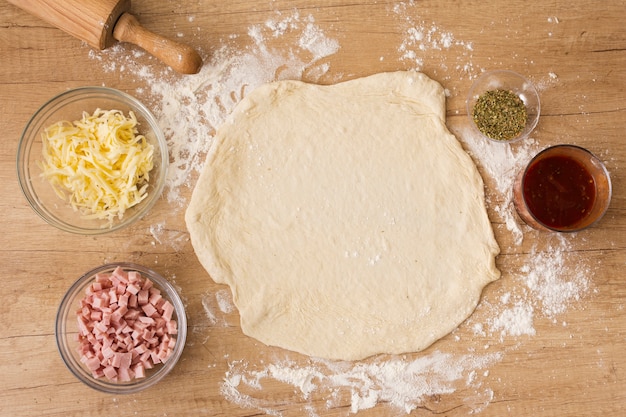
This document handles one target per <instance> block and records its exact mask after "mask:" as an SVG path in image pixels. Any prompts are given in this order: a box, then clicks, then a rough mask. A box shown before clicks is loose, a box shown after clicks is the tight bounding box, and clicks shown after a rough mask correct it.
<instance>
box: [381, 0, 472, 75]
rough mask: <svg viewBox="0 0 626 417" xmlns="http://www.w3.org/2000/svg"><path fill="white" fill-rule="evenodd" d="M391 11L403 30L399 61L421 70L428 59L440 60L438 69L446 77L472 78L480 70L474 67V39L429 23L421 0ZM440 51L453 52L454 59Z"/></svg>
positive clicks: (405, 3)
mask: <svg viewBox="0 0 626 417" xmlns="http://www.w3.org/2000/svg"><path fill="white" fill-rule="evenodd" d="M392 12H393V13H394V15H396V16H397V17H398V18H399V22H400V23H401V28H402V30H403V32H404V37H403V38H402V42H401V43H400V46H399V47H398V52H399V53H400V61H401V62H405V63H409V64H411V65H412V67H411V68H412V69H414V70H417V71H421V70H422V69H423V68H424V65H425V64H426V62H428V63H429V65H432V62H433V61H436V62H439V68H440V69H441V70H443V71H444V73H445V74H447V75H446V77H447V78H445V79H449V78H450V76H451V75H452V74H453V75H454V77H455V78H461V79H463V78H468V79H473V78H475V77H476V76H477V75H478V74H480V72H481V69H480V68H476V67H475V66H474V62H473V57H472V52H473V50H474V45H473V42H470V41H466V40H462V39H458V38H457V37H456V36H455V35H454V34H453V33H452V32H450V31H448V30H446V29H445V28H441V27H440V26H439V25H438V24H437V23H436V22H427V21H425V20H423V19H420V18H419V6H418V2H415V1H408V2H400V3H396V4H394V6H393V8H392ZM441 51H449V52H453V53H454V54H453V55H452V56H453V58H452V60H453V61H452V60H446V59H444V58H442V57H441V53H440V52H441Z"/></svg>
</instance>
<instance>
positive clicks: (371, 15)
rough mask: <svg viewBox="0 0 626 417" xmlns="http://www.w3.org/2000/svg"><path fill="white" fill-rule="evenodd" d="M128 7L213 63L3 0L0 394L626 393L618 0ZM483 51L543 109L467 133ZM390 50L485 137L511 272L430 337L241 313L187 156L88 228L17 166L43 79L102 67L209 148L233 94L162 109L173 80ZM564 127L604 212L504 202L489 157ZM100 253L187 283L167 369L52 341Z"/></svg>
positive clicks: (213, 404) (245, 397) (232, 75)
mask: <svg viewBox="0 0 626 417" xmlns="http://www.w3.org/2000/svg"><path fill="white" fill-rule="evenodd" d="M132 11H133V13H134V14H135V15H136V16H137V17H138V18H139V20H140V21H141V22H142V23H143V25H144V26H145V27H147V28H149V29H151V30H153V31H155V32H158V33H159V34H161V35H165V36H167V37H170V38H173V39H176V40H180V41H183V42H186V43H188V44H190V45H192V46H194V47H195V48H197V49H198V50H199V51H201V54H202V55H203V57H204V59H205V66H204V68H203V72H202V73H201V74H199V75H196V76H178V75H176V74H172V73H167V72H164V71H165V68H163V66H162V65H161V64H160V63H159V62H157V61H155V60H154V59H151V58H150V57H149V56H148V55H146V54H142V53H141V52H140V50H139V49H138V48H136V47H134V46H131V45H117V46H116V47H115V48H113V49H110V50H106V51H102V52H100V51H95V50H93V49H92V48H90V47H89V46H87V45H86V44H85V43H83V42H81V41H80V40H77V39H74V38H72V37H70V36H69V35H66V34H65V33H64V32H62V31H60V30H58V29H55V28H53V27H51V26H50V25H48V24H46V23H44V22H42V21H40V20H38V19H37V18H34V17H32V16H29V15H27V14H26V13H25V12H23V11H21V10H20V9H18V8H16V7H14V6H12V5H9V4H8V3H6V2H0V136H1V138H2V142H3V144H4V145H3V146H2V147H1V148H0V159H1V163H0V181H1V183H2V188H1V195H0V209H1V212H2V216H1V220H0V222H1V229H0V230H1V234H2V244H1V245H0V254H1V256H2V270H3V272H2V273H1V282H2V286H1V290H0V291H1V294H2V301H1V302H0V415H3V416H35V415H36V416H44V415H63V416H105V415H106V416H109V415H119V416H178V415H184V416H195V415H198V416H199V415H209V416H256V415H265V414H267V415H276V416H348V415H352V414H355V413H356V414H357V415H359V416H361V415H362V416H401V415H406V414H407V412H410V413H411V415H415V416H429V415H445V416H461V415H468V414H479V415H484V416H505V415H512V416H531V415H532V416H536V417H537V416H560V417H565V416H599V415H622V414H623V413H624V412H625V411H626V353H625V351H626V350H625V347H626V311H625V309H624V305H625V298H626V289H625V287H626V285H625V284H626V278H625V276H624V270H625V269H624V267H625V261H626V238H625V236H626V234H623V233H624V230H625V228H626V220H625V218H624V216H623V215H624V211H625V209H626V200H625V199H624V192H625V191H626V190H625V187H626V184H625V179H626V176H625V175H624V174H623V172H624V171H622V170H623V169H624V168H626V166H625V165H626V162H625V158H626V145H625V144H626V141H625V137H624V132H626V83H625V81H624V80H625V79H626V26H625V25H624V22H625V21H626V2H625V1H623V0H612V1H600V0H596V1H574V2H568V1H562V0H553V1H536V0H532V1H521V0H513V1H507V2H503V1H496V0H490V1H483V0H480V1H479V0H463V1H438V0H423V1H422V0H420V1H409V0H406V1H404V2H394V1H374V0H371V1H370V0H359V1H354V2H346V1H340V0H334V1H319V2H313V1H304V0H297V1H282V0H272V1H230V2H215V1H206V0H200V1H197V0H196V1H191V0H182V1H178V0H177V1H174V0H162V1H158V2H157V1H140V0H137V1H135V2H134V4H133V6H132ZM235 57H239V58H240V59H241V60H240V61H237V62H239V64H237V65H239V66H236V64H235V62H236V61H235ZM243 58H246V59H248V61H247V62H248V63H247V64H243V63H242V62H243ZM490 69H510V70H514V71H516V72H519V73H521V74H524V75H526V76H527V77H528V78H529V79H530V80H531V81H533V83H534V84H535V85H536V86H537V87H538V90H539V92H540V96H541V101H542V115H541V119H540V121H539V125H538V127H537V129H536V130H535V132H534V133H533V135H532V138H533V140H534V141H527V142H526V143H524V144H517V145H502V146H499V147H486V148H485V147H484V146H483V147H481V146H480V144H479V146H478V147H476V143H474V144H472V143H470V141H471V140H470V139H468V130H467V121H466V111H465V97H466V94H467V91H468V89H469V88H470V86H471V84H472V81H473V80H474V79H475V78H476V77H477V76H478V75H479V74H480V73H481V72H482V71H484V70H490ZM235 70H237V71H235ZM396 70H421V71H423V72H424V73H426V74H427V75H429V76H430V77H432V78H434V79H435V80H437V81H439V82H440V83H442V85H443V86H444V87H445V88H446V89H447V92H448V100H447V115H448V126H449V128H450V129H451V130H452V131H453V132H455V133H456V134H457V136H458V137H459V139H460V140H461V141H462V142H463V143H464V144H465V146H467V147H468V149H470V148H472V146H474V150H473V155H474V156H475V159H476V161H477V165H478V166H479V169H480V170H481V173H482V174H483V177H484V178H485V183H486V186H487V197H488V212H489V215H490V217H491V218H492V220H493V223H494V230H495V232H496V237H497V239H498V241H499V243H500V245H501V248H502V253H501V255H500V256H499V257H498V259H497V263H498V267H499V268H500V269H501V270H502V278H501V279H500V280H499V281H497V282H495V283H493V284H492V285H490V286H489V287H487V288H486V289H485V291H484V293H483V300H482V302H481V304H480V305H479V307H478V309H477V311H476V313H475V314H474V315H473V316H472V317H471V318H470V319H469V320H468V321H467V322H466V323H464V324H463V325H462V326H460V327H459V329H457V330H456V331H455V332H453V333H452V334H451V335H449V336H447V337H445V338H444V339H442V340H440V341H439V342H437V343H436V344H435V345H433V346H432V347H431V348H429V349H428V350H426V351H424V352H421V353H414V354H407V355H403V356H399V357H388V356H382V357H378V358H372V359H369V360H366V361H361V362H358V363H328V362H325V361H319V360H315V359H312V358H307V357H304V356H302V355H298V354H295V353H293V352H287V351H284V350H282V349H279V348H272V347H268V346H264V345H262V344H261V343H259V342H257V341H255V340H253V339H251V338H249V337H246V336H245V335H243V334H242V332H241V329H240V327H239V325H238V315H237V312H236V310H235V311H233V308H232V304H230V301H229V298H228V294H229V293H228V291H226V290H227V288H226V287H223V286H218V285H216V284H215V283H213V282H212V281H211V279H210V277H209V276H208V274H207V273H206V272H205V271H204V270H203V269H202V267H201V266H200V265H199V263H198V261H197V259H196V257H195V254H194V252H193V249H192V247H191V244H190V242H189V238H188V234H187V231H186V228H185V224H184V220H183V217H184V211H185V207H186V202H187V201H188V198H189V196H190V194H191V190H192V187H193V182H194V179H195V177H196V176H197V169H196V168H197V166H198V164H195V162H194V164H195V165H194V166H193V167H191V168H192V169H191V172H190V173H189V175H188V176H187V177H185V178H183V179H184V181H183V183H182V184H174V183H170V184H169V185H168V189H169V192H170V194H172V193H173V194H174V195H175V197H174V198H168V197H167V196H166V195H164V197H163V198H162V199H161V200H160V201H159V202H158V203H157V205H156V207H155V208H154V209H153V210H152V212H151V213H150V214H149V215H148V216H146V217H145V218H144V219H142V220H141V221H139V222H137V223H136V224H134V225H133V226H131V227H130V228H128V229H126V230H123V231H120V232H115V233H112V234H107V235H103V236H98V237H87V236H78V235H73V234H68V233H65V232H62V231H59V230H56V229H55V228H54V227H52V226H49V225H48V224H46V223H45V222H44V221H42V220H41V219H40V218H39V217H38V216H37V215H36V214H35V213H34V212H33V210H32V209H31V208H30V207H29V205H28V203H27V202H26V199H25V198H24V197H23V195H22V193H21V191H20V187H19V185H18V181H17V175H16V169H15V159H16V149H17V145H18V141H19V138H20V133H21V131H22V129H23V127H24V125H25V124H26V122H27V121H28V119H29V117H30V116H31V115H32V114H33V112H34V111H35V110H37V108H38V107H39V106H40V105H41V104H43V103H44V102H45V101H46V100H47V99H48V98H50V97H52V96H53V95H55V94H57V93H60V92H62V91H65V90H67V89H69V88H72V87H79V86H84V85H106V86H109V87H114V88H117V89H120V90H123V91H126V92H128V93H130V94H133V95H135V96H137V97H138V98H140V99H142V100H144V101H145V102H146V103H147V104H149V105H150V106H151V108H152V110H153V111H154V112H155V114H157V116H158V117H159V120H160V121H161V123H162V124H163V126H162V127H163V129H164V130H166V131H168V132H169V133H168V140H169V142H170V145H171V146H172V147H175V146H176V144H177V143H179V142H181V141H183V142H184V143H186V146H187V148H186V149H190V148H192V149H196V150H197V153H198V155H197V156H199V160H202V157H203V155H204V153H205V152H206V149H207V147H208V146H209V144H210V140H211V133H212V129H213V128H215V127H217V126H218V125H219V122H220V120H223V115H224V114H225V113H228V111H229V110H230V109H231V108H232V105H231V106H230V107H229V106H228V105H226V104H225V103H223V102H222V103H221V104H222V106H223V108H222V113H221V115H220V113H219V112H214V113H215V114H218V115H220V117H222V118H221V119H220V118H218V119H216V120H210V117H204V118H202V117H196V116H197V115H196V116H194V113H193V112H194V110H196V111H197V112H200V111H201V110H204V109H206V107H202V106H200V105H198V103H194V102H190V103H189V104H188V105H187V106H186V107H185V103H183V104H182V105H181V104H180V100H179V101H178V102H177V103H178V104H177V105H178V106H180V107H179V112H180V115H177V114H176V113H174V114H173V115H170V116H172V117H169V118H168V117H166V116H167V111H168V110H167V107H166V104H167V99H168V97H170V96H169V94H172V93H176V91H177V89H180V90H182V89H183V88H184V87H185V86H193V88H195V91H194V94H197V95H198V96H200V93H202V98H201V99H198V100H201V103H200V104H203V105H204V104H207V103H210V102H215V101H217V99H216V97H217V93H216V91H217V90H219V88H220V87H221V88H222V89H224V88H231V89H232V94H230V92H229V91H227V93H228V94H226V96H227V97H230V98H231V101H232V103H231V104H233V103H235V102H236V101H238V100H239V99H240V97H241V95H242V94H245V91H246V88H248V89H249V88H251V87H254V86H255V85H257V84H258V83H259V82H265V81H271V80H273V79H276V78H300V79H303V80H305V81H310V82H316V83H322V84H331V83H336V82H340V81H344V80H349V79H354V78H357V77H361V76H366V75H370V74H374V73H377V72H383V71H396ZM147 74H150V75H149V76H148V75H147ZM179 92H180V91H179ZM212 94H213V95H212ZM221 98H223V97H222V96H220V99H221ZM194 106H196V107H194ZM211 114H213V113H211ZM184 117H186V118H187V119H188V120H190V121H191V123H190V124H191V125H190V126H186V127H185V126H184V123H183V122H184V120H182V118H184ZM196 121H199V122H198V124H197V125H195V126H194V125H193V124H194V122H196ZM203 123H204V125H202V124H203ZM168 124H169V125H168ZM201 125H202V126H201ZM181 126H183V127H182V128H181ZM171 129H176V130H177V131H176V132H172V131H171ZM181 129H182V130H181ZM557 143H573V144H577V145H581V146H584V147H586V148H588V149H589V150H591V151H592V152H594V153H596V154H597V155H598V156H599V157H600V158H601V159H602V160H603V161H604V162H605V164H606V165H607V168H608V169H609V171H610V173H611V177H612V181H613V199H612V202H611V206H610V208H609V210H608V212H607V214H606V216H605V217H604V218H603V219H602V220H601V221H600V222H599V223H598V224H597V225H595V226H594V227H593V228H591V229H588V230H585V231H583V232H580V233H577V234H572V235H566V236H556V235H553V234H548V233H539V232H535V231H533V230H530V229H528V228H527V227H525V226H523V225H520V224H518V223H510V221H511V220H512V221H514V222H515V221H517V220H515V218H514V217H511V216H510V213H511V212H510V210H511V207H510V205H508V204H507V198H509V197H507V195H508V191H507V189H504V190H500V189H499V187H501V186H502V185H503V184H504V186H505V188H506V184H507V183H506V181H504V179H506V178H504V177H507V176H508V177H510V176H511V175H512V174H511V172H508V171H506V170H504V171H498V170H501V169H502V166H509V167H513V168H514V169H517V168H519V166H520V164H523V162H524V160H525V159H526V160H527V158H528V157H530V156H532V154H533V153H534V152H536V151H537V150H539V149H541V148H544V147H546V146H548V145H552V144H557ZM190 144H191V145H194V144H195V145H197V146H195V148H194V147H193V146H191V145H190ZM470 150H471V149H470ZM516 158H517V159H516ZM498 161H499V164H500V165H498V164H497V163H496V162H498ZM196 162H197V160H196ZM190 164H191V163H190ZM498 172H500V174H498ZM498 175H502V176H503V177H502V178H497V177H498ZM508 177H507V178H508ZM166 194H167V193H166ZM507 213H508V214H507ZM507 220H508V221H509V223H507ZM517 231H522V233H523V239H519V238H520V236H519V235H516V232H517ZM451 238H453V237H451ZM110 261H134V262H138V263H142V264H145V265H147V266H150V267H152V268H154V269H156V270H157V271H159V272H161V273H162V274H163V275H164V276H166V277H167V278H168V279H170V280H171V281H173V282H174V283H175V285H176V286H177V288H179V290H180V293H181V295H182V296H183V298H184V300H185V304H186V307H187V314H188V318H189V326H188V329H189V338H188V341H187V345H186V348H185V351H184V353H183V356H182V358H181V361H180V362H179V363H178V364H177V366H176V368H175V369H174V371H173V372H172V373H171V374H170V375H168V376H167V377H166V379H165V380H163V381H162V382H161V383H159V384H158V385H156V386H154V387H152V388H150V389H148V390H146V391H144V392H142V393H139V394H134V395H109V394H102V393H98V392H95V391H93V390H91V389H90V388H87V387H86V386H84V385H82V384H81V383H80V382H79V381H77V380H76V379H75V377H74V376H73V375H71V374H70V372H69V371H68V370H67V369H66V368H65V366H64V365H63V363H62V361H61V358H60V356H59V354H58V352H57V349H56V346H55V338H54V321H55V314H56V310H57V307H58V305H59V302H60V300H61V297H62V296H63V294H64V293H65V291H66V290H67V289H68V287H69V286H70V285H71V283H72V282H73V281H74V280H75V279H77V278H78V277H79V276H80V275H81V274H82V273H83V272H85V271H87V270H89V269H91V268H92V267H95V266H98V265H100V264H102V263H105V262H110ZM507 318H508V319H509V320H508V321H507ZM524 320H526V321H524ZM425 362H428V363H432V366H427V365H424V363H425ZM398 363H399V364H400V368H399V369H397V368H393V365H394V364H398ZM392 368H393V369H395V372H396V373H395V374H393V376H392V377H391V378H392V380H391V381H389V380H385V379H384V375H383V376H381V375H382V374H385V375H389V374H387V373H386V372H387V371H390V370H391V369H392ZM364 369H368V371H364ZM316 372H317V373H316ZM342 379H343V381H341V380H342Z"/></svg>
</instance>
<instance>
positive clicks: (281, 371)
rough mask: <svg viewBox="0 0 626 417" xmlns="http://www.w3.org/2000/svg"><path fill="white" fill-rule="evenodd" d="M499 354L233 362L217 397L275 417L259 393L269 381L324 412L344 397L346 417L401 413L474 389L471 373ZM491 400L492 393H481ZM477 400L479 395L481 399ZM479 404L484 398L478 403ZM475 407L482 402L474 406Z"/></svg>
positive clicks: (474, 372) (484, 366)
mask: <svg viewBox="0 0 626 417" xmlns="http://www.w3.org/2000/svg"><path fill="white" fill-rule="evenodd" d="M501 356H502V355H501V354H500V353H493V354H484V355H477V354H467V355H451V354H449V353H443V352H439V351H436V352H433V353H431V354H429V355H425V356H421V357H418V358H416V359H413V360H408V359H406V358H402V357H395V358H392V359H389V360H380V361H376V360H375V361H372V362H355V363H347V362H330V361H319V360H318V361H316V360H310V361H309V364H308V365H305V366H302V365H301V364H296V363H294V362H290V361H285V362H276V363H271V364H269V365H253V364H251V363H248V362H244V361H233V362H231V363H230V364H229V368H230V369H229V370H228V372H227V373H226V377H225V378H224V381H223V383H222V388H221V389H222V394H223V395H224V396H225V397H226V398H228V399H229V400H231V401H233V402H236V403H238V404H242V405H245V406H246V407H249V408H254V409H258V410H262V411H264V412H266V413H267V414H271V415H277V416H280V415H281V413H280V411H279V409H275V408H272V407H269V406H268V404H267V403H266V401H265V400H264V399H263V398H262V394H261V395H259V394H260V391H259V390H260V389H261V388H262V387H263V381H264V380H275V381H279V382H282V383H285V384H288V385H290V386H292V387H294V388H296V389H297V390H298V392H299V395H300V396H301V398H302V399H303V400H307V399H309V398H310V396H311V395H312V393H318V394H319V393H322V394H323V396H324V398H327V403H326V408H329V409H330V408H333V407H335V406H338V405H339V404H338V402H339V401H340V400H341V399H343V398H346V397H347V398H350V412H351V413H357V412H358V411H359V410H365V409H369V408H373V407H375V406H376V405H378V404H379V403H388V404H390V405H391V406H393V407H396V408H399V409H402V410H403V411H404V412H406V413H407V414H409V413H411V412H412V411H413V410H415V409H416V408H418V407H420V406H421V405H422V404H423V401H424V399H425V398H426V397H430V396H439V395H442V394H449V393H453V392H455V391H456V390H457V389H459V388H462V387H474V388H479V387H480V383H479V382H477V381H476V379H477V378H476V375H477V374H476V371H477V370H481V369H485V368H486V367H488V366H490V365H492V364H493V363H495V362H497V361H499V360H500V359H501ZM487 392H490V393H491V394H490V395H489V397H491V396H492V395H493V391H491V390H489V389H487ZM481 398H482V396H481ZM483 399H484V398H483ZM474 405H475V406H476V407H473V408H472V410H474V409H475V408H479V407H482V406H484V402H481V401H479V402H478V403H477V404H474Z"/></svg>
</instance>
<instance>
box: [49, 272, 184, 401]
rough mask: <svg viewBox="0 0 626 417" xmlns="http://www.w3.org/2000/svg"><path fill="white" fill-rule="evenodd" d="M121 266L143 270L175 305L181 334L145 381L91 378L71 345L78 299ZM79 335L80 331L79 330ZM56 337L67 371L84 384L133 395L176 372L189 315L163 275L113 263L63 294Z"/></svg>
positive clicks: (55, 330) (88, 274) (179, 297)
mask: <svg viewBox="0 0 626 417" xmlns="http://www.w3.org/2000/svg"><path fill="white" fill-rule="evenodd" d="M117 267H122V268H123V269H124V270H126V271H139V272H140V273H141V274H142V276H147V277H149V278H150V280H151V281H153V282H154V284H155V285H156V286H158V287H159V288H160V289H161V290H162V291H164V292H165V293H166V294H167V298H168V300H169V301H170V302H171V303H172V304H173V305H174V308H175V312H176V321H177V326H178V334H177V335H176V344H175V346H174V351H173V353H172V356H170V358H169V359H168V360H167V362H165V363H164V364H162V365H159V366H160V368H159V369H158V370H157V371H155V372H154V373H152V374H151V375H150V376H146V377H145V378H142V379H134V380H132V381H129V382H127V383H119V382H117V383H116V382H111V381H109V380H107V379H106V378H101V379H96V378H94V377H92V376H91V374H90V373H89V371H87V370H86V369H85V368H84V367H82V364H81V363H80V362H79V361H78V360H76V358H75V357H74V356H73V355H72V354H71V353H70V352H71V349H72V346H70V345H69V344H68V343H67V329H66V323H67V322H68V321H71V320H70V319H71V315H72V314H74V313H75V310H74V308H75V307H76V305H75V301H76V299H77V297H80V296H81V295H82V294H84V290H85V288H86V287H87V285H89V283H90V282H91V281H92V280H93V279H94V276H95V275H96V274H97V273H101V272H107V271H113V270H114V269H115V268H117ZM76 333H78V328H76ZM54 337H55V342H56V346H57V350H58V352H59V354H60V355H61V359H62V360H63V363H64V364H65V366H66V368H67V369H68V370H69V371H70V372H71V373H72V374H73V375H74V376H75V377H76V378H77V379H78V380H79V381H81V382H82V383H84V384H85V385H87V386H88V387H90V388H92V389H95V390H97V391H100V392H104V393H109V394H132V393H136V392H139V391H142V390H144V389H146V388H149V387H151V386H153V385H155V384H156V383H158V382H159V381H161V380H162V379H163V378H164V377H165V376H166V375H167V374H169V372H170V371H171V370H172V369H174V367H175V365H176V363H177V362H178V360H179V359H180V357H181V355H182V353H183V350H184V348H185V344H186V339H187V313H186V309H185V306H184V304H183V301H182V298H181V296H180V294H179V293H178V291H177V290H176V288H174V286H173V285H172V283H170V282H169V281H168V280H167V279H165V278H164V277H163V276H162V275H161V274H159V273H158V272H156V271H154V270H153V269H151V268H148V267H145V266H143V265H140V264H137V263H134V262H110V263H106V264H103V265H100V266H98V267H96V268H93V269H91V270H89V271H87V272H85V273H84V274H82V275H81V276H80V278H78V279H77V280H76V281H74V283H72V285H71V286H70V287H69V289H68V290H67V291H66V292H65V294H64V295H63V298H62V299H61V302H60V303H59V307H58V309H57V314H56V320H55V327H54Z"/></svg>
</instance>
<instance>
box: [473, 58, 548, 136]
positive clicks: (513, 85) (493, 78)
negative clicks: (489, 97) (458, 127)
mask: <svg viewBox="0 0 626 417" xmlns="http://www.w3.org/2000/svg"><path fill="white" fill-rule="evenodd" d="M493 90H506V91H511V92H513V93H514V94H515V95H517V96H518V97H519V98H520V99H521V100H522V102H523V103H524V106H525V107H526V115H527V118H526V124H525V125H524V127H523V129H522V131H521V132H520V133H519V134H518V135H517V136H515V137H513V138H511V139H507V140H502V139H496V138H492V137H490V136H488V135H486V134H484V133H483V132H482V131H481V130H480V129H479V128H478V126H476V123H475V122H474V117H473V115H474V106H475V105H476V102H477V101H478V99H479V98H480V97H481V96H482V95H483V94H484V93H486V92H488V91H493ZM466 106H467V115H468V117H469V119H470V126H471V127H472V131H473V132H475V133H476V134H478V135H480V136H481V137H483V138H487V139H489V140H492V141H495V142H501V143H502V142H504V143H513V142H517V141H520V140H522V139H525V138H527V137H528V136H529V135H530V133H531V132H532V131H533V129H535V127H536V126H537V123H538V122H539V113H540V111H541V105H540V102H539V94H538V93H537V90H536V89H535V87H534V86H533V84H532V83H531V82H530V81H528V80H527V79H526V78H524V77H523V76H521V75H520V74H517V73H515V72H513V71H508V70H495V71H488V72H485V73H484V74H482V75H481V76H480V77H478V78H477V79H476V81H474V84H473V85H472V87H471V88H470V91H469V94H468V96H467V100H466Z"/></svg>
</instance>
